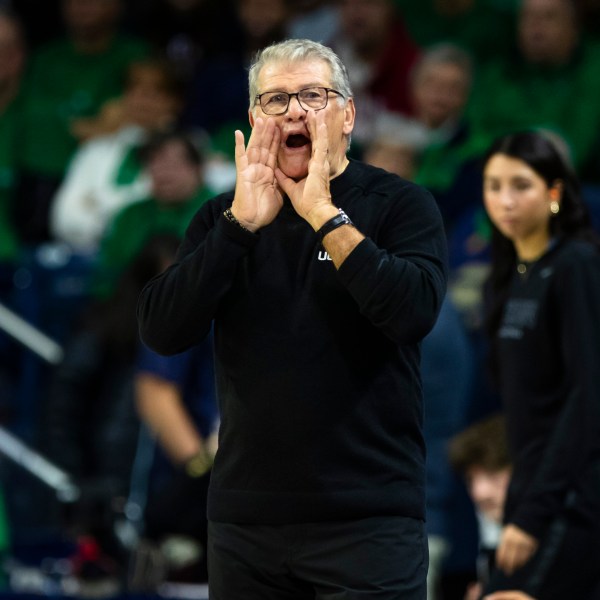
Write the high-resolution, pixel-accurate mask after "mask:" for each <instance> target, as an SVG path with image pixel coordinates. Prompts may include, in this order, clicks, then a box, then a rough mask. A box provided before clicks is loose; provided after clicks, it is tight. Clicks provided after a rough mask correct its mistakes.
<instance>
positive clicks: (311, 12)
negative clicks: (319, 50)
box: [287, 0, 340, 44]
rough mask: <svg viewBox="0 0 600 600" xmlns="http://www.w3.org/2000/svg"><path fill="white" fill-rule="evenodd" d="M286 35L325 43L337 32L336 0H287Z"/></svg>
mask: <svg viewBox="0 0 600 600" xmlns="http://www.w3.org/2000/svg"><path fill="white" fill-rule="evenodd" d="M288 6H289V8H290V15H289V18H288V23H287V37H288V38H296V39H309V40H313V41H315V42H321V43H322V44H327V43H328V42H329V40H331V39H332V38H333V37H334V35H335V34H336V33H337V32H338V29H339V24H340V19H339V10H338V6H337V0H288Z"/></svg>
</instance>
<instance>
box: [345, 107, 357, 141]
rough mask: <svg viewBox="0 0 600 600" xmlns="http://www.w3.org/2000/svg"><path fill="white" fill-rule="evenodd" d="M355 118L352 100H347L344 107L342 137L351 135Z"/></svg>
mask: <svg viewBox="0 0 600 600" xmlns="http://www.w3.org/2000/svg"><path fill="white" fill-rule="evenodd" d="M355 116H356V108H355V106H354V99H353V98H348V102H346V106H345V107H344V125H343V130H342V131H343V132H344V135H346V136H348V135H350V134H351V133H352V130H353V129H354V118H355Z"/></svg>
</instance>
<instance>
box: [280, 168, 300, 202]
mask: <svg viewBox="0 0 600 600" xmlns="http://www.w3.org/2000/svg"><path fill="white" fill-rule="evenodd" d="M275 179H277V183H278V184H279V187H280V188H281V189H282V190H283V191H284V193H285V194H286V195H287V196H288V198H291V197H292V193H293V192H294V190H295V189H296V182H295V181H294V180H293V179H292V178H291V177H288V176H287V175H286V174H285V173H284V172H283V171H282V170H281V169H280V168H279V167H275Z"/></svg>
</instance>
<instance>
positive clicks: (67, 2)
mask: <svg viewBox="0 0 600 600" xmlns="http://www.w3.org/2000/svg"><path fill="white" fill-rule="evenodd" d="M122 1H123V0H63V2H62V11H63V12H62V15H63V19H64V23H65V26H66V33H65V35H64V36H62V37H59V38H57V39H55V40H54V41H52V42H49V43H48V44H47V45H44V46H43V47H41V48H39V49H38V50H36V52H35V53H34V54H33V55H32V60H31V69H30V70H29V73H28V76H27V78H26V80H25V82H24V90H23V115H22V123H21V124H20V130H19V145H18V150H19V166H20V169H21V174H20V182H19V194H18V202H17V212H16V217H17V225H18V228H19V231H20V234H21V236H22V237H23V239H24V240H25V241H26V242H34V243H35V242H39V241H43V240H46V239H48V238H49V234H48V210H49V205H50V202H51V199H52V197H53V195H54V193H55V191H56V189H57V187H58V186H59V184H60V182H61V180H62V178H63V176H64V174H65V170H66V168H67V166H68V163H69V160H70V158H71V156H72V154H73V152H74V151H75V149H76V147H77V144H78V139H77V137H76V135H75V131H74V129H73V127H74V124H75V122H76V121H77V119H79V118H81V117H89V116H92V115H94V114H96V113H97V112H98V111H99V110H100V107H101V106H102V104H103V103H104V102H105V101H106V100H108V99H110V98H115V97H117V96H120V95H121V93H122V90H123V85H124V82H125V74H126V70H127V67H128V66H129V64H130V63H131V62H132V61H133V60H135V59H138V58H141V57H142V56H143V55H144V54H145V53H146V45H145V44H144V43H143V42H141V41H140V40H137V39H133V38H131V37H126V36H125V35H123V34H121V33H119V24H120V21H119V19H120V11H121V4H122Z"/></svg>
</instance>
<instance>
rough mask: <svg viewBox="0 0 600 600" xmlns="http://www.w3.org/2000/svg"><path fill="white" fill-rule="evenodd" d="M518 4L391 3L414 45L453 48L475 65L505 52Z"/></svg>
mask: <svg viewBox="0 0 600 600" xmlns="http://www.w3.org/2000/svg"><path fill="white" fill-rule="evenodd" d="M518 1H519V0H500V1H496V0H419V2H414V0H394V2H395V4H396V6H397V7H398V9H399V10H400V13H401V14H402V17H403V18H404V20H405V22H406V27H407V29H408V31H409V32H410V34H411V36H412V37H413V39H414V40H415V42H416V43H417V44H419V45H420V46H422V47H426V46H431V45H434V44H439V43H448V42H449V43H453V44H457V45H459V46H461V47H462V48H463V49H464V50H466V51H468V52H469V53H470V54H471V55H472V56H473V57H474V58H475V59H476V60H477V61H478V62H479V61H481V62H486V61H487V60H489V59H491V58H496V57H497V56H498V54H505V53H506V52H507V51H508V50H509V48H510V44H511V42H512V38H513V35H514V34H513V30H514V26H513V22H514V15H515V13H516V5H517V3H518ZM492 31H493V32H494V33H493V35H490V32H492Z"/></svg>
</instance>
